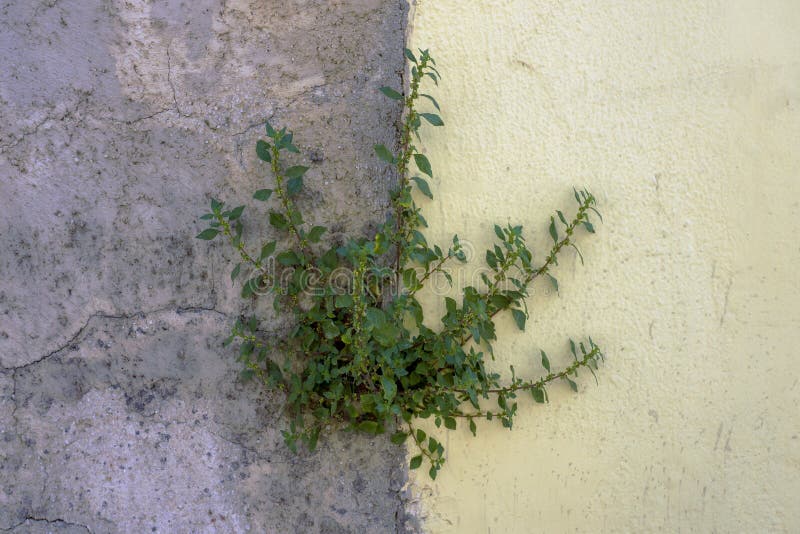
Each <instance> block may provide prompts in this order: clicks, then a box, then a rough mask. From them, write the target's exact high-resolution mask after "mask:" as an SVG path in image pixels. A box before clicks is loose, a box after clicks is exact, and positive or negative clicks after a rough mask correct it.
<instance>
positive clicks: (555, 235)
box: [550, 217, 558, 243]
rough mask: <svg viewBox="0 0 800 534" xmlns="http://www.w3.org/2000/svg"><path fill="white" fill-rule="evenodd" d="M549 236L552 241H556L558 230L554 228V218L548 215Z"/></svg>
mask: <svg viewBox="0 0 800 534" xmlns="http://www.w3.org/2000/svg"><path fill="white" fill-rule="evenodd" d="M550 237H552V238H553V243H558V231H557V230H556V220H555V219H554V218H553V217H550Z"/></svg>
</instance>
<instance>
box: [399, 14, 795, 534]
mask: <svg viewBox="0 0 800 534" xmlns="http://www.w3.org/2000/svg"><path fill="white" fill-rule="evenodd" d="M798 28H800V4H798V3H797V2H796V1H794V0H774V1H767V2H764V1H755V0H737V1H710V0H704V1H696V2H675V1H649V2H631V1H628V0H608V1H600V2H598V1H595V0H574V1H558V2H533V1H530V0H502V1H501V0H486V1H481V2H477V1H464V0H436V1H432V0H419V1H418V2H417V7H416V13H415V15H414V17H413V34H412V38H411V44H412V45H413V46H415V47H416V46H419V47H430V48H431V50H432V52H433V53H434V56H435V58H436V59H437V62H438V66H439V68H440V70H441V71H442V74H443V75H444V80H443V82H442V83H441V85H440V87H439V88H438V90H434V94H436V95H437V96H438V97H439V100H440V103H441V104H442V106H443V113H442V117H443V118H444V121H445V123H446V127H445V128H440V129H433V128H429V129H428V130H426V131H425V132H424V133H423V139H424V146H425V148H426V151H427V154H428V155H429V157H430V159H431V161H432V162H433V164H434V172H435V176H436V179H435V180H434V184H433V185H434V192H435V194H436V199H435V200H434V201H432V202H426V203H425V206H426V208H427V211H426V213H425V215H426V216H427V217H428V221H429V222H430V224H431V227H432V232H431V234H432V235H435V236H437V237H438V238H439V239H440V241H441V242H444V243H446V242H447V241H446V240H447V238H448V236H450V235H451V233H452V232H457V233H458V234H459V236H461V237H462V239H471V240H472V241H473V243H474V244H475V245H476V246H477V247H478V251H479V252H480V251H481V250H482V249H481V248H480V246H483V245H486V244H488V243H489V242H490V241H491V238H492V230H491V225H492V224H493V223H494V222H500V223H505V222H506V221H512V222H515V223H523V224H524V225H525V226H526V228H527V230H528V235H529V236H530V237H529V239H530V240H531V242H532V243H533V244H534V245H535V246H536V249H537V250H538V251H539V258H541V257H542V256H543V254H544V251H545V250H546V248H547V240H548V239H549V238H548V237H546V236H547V223H548V222H549V215H550V214H551V213H552V211H553V210H554V209H557V208H559V209H563V208H564V207H567V206H569V205H570V203H571V192H570V188H571V187H572V186H573V185H578V186H583V185H585V186H587V187H588V188H590V189H591V190H592V191H594V192H595V193H596V194H597V196H598V197H599V200H600V209H601V211H602V212H603V214H604V215H605V220H606V222H605V224H604V225H602V226H600V227H599V232H598V235H597V236H595V237H592V238H587V239H583V240H581V246H582V249H583V253H584V256H585V257H586V261H587V265H586V267H585V268H582V267H580V265H579V262H578V261H577V260H576V258H575V257H574V254H573V255H569V254H567V255H566V256H565V258H564V259H563V261H562V262H561V266H560V267H559V269H558V271H557V276H558V277H559V279H560V281H561V287H562V291H561V295H560V297H559V296H556V295H554V294H552V293H551V292H550V291H549V290H548V288H547V287H546V286H545V285H539V286H536V288H535V296H534V297H533V298H532V299H531V302H530V304H531V310H532V315H531V319H530V322H529V331H528V332H526V333H524V334H520V333H517V332H516V331H515V327H513V326H512V325H511V322H510V321H508V320H507V321H505V322H504V323H503V325H502V328H501V329H500V334H499V335H500V338H501V340H502V342H501V343H499V344H498V346H497V349H496V352H497V354H498V362H497V363H498V365H499V366H501V367H504V368H506V369H507V364H508V363H514V365H515V366H516V368H517V370H518V372H519V373H520V374H522V373H524V374H531V375H536V374H538V373H541V371H542V370H541V368H540V366H539V365H538V357H537V354H538V349H539V348H543V349H545V350H547V351H548V352H549V353H550V354H551V355H555V354H560V355H561V356H560V357H559V358H558V360H559V362H560V363H564V362H565V361H566V354H567V344H566V338H567V336H573V337H580V336H583V335H586V334H589V335H592V336H593V338H594V339H595V340H596V341H597V342H598V343H600V344H601V345H603V346H604V347H605V349H606V352H607V354H608V363H607V364H606V365H605V366H604V367H603V368H602V369H601V372H600V373H599V385H595V383H594V381H593V380H592V378H591V376H588V375H587V376H582V377H581V378H582V379H581V380H580V387H581V390H582V391H581V393H580V394H578V395H574V394H572V393H570V392H568V391H567V390H566V388H565V387H563V386H559V387H554V388H553V389H552V391H551V401H552V402H551V404H550V405H549V406H547V407H544V408H542V407H539V406H531V403H530V402H523V403H522V406H521V414H520V416H519V418H518V420H517V425H516V427H515V429H514V430H513V431H512V432H510V433H509V432H508V431H506V430H503V429H502V428H500V427H499V425H490V424H483V425H480V427H479V430H478V437H477V439H473V438H472V437H471V436H470V435H469V433H468V431H467V430H462V429H459V430H457V431H453V432H449V433H447V434H446V435H445V436H444V439H445V442H446V445H447V447H448V450H449V453H450V454H449V458H448V464H447V466H446V468H445V469H444V470H443V471H442V472H441V473H440V475H439V478H438V479H437V480H436V482H435V483H431V482H430V481H429V480H428V479H427V474H425V473H422V472H420V473H419V476H417V477H416V483H417V491H418V494H419V495H420V496H421V506H422V508H423V512H424V514H425V515H426V526H427V528H428V530H429V531H430V532H437V533H445V532H453V533H456V532H458V533H469V532H481V533H484V532H493V533H499V532H504V533H505V532H508V533H512V532H519V533H522V532H660V531H663V532H797V531H798V530H800V508H798V506H797V495H798V492H800V411H798V404H800V382H799V381H798V372H797V358H798V349H797V346H798V342H800V335H798V333H799V332H800V311H798V306H797V302H798V298H799V297H800V284H798V280H800V279H799V278H798V275H797V272H796V266H797V264H798V261H800V247H798V245H797V243H796V236H797V235H798V233H799V232H800V217H799V216H800V202H799V201H798V198H800V152H798V146H799V145H800V32H798V31H797V29H798ZM431 305H432V306H433V301H431ZM553 359H556V358H555V357H553Z"/></svg>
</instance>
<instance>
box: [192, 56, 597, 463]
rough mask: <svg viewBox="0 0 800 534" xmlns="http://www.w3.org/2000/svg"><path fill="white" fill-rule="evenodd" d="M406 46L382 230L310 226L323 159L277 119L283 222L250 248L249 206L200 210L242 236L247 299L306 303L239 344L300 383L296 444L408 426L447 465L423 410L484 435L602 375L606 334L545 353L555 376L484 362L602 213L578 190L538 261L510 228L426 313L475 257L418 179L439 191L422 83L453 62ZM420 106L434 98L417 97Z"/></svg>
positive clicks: (277, 379) (431, 456)
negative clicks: (501, 330) (444, 235)
mask: <svg viewBox="0 0 800 534" xmlns="http://www.w3.org/2000/svg"><path fill="white" fill-rule="evenodd" d="M405 55H406V58H407V59H408V61H409V62H410V72H411V79H410V84H409V87H408V90H407V91H405V92H404V93H401V92H399V91H396V90H394V89H391V88H388V87H382V88H381V89H380V90H381V92H383V94H384V95H386V96H387V97H388V98H391V99H393V100H397V101H401V102H402V103H403V106H404V111H403V121H402V128H401V131H400V143H399V146H398V147H397V149H396V150H392V149H390V148H388V147H386V146H383V145H376V146H375V147H374V148H375V153H376V154H377V157H378V158H380V159H381V160H383V161H384V162H385V163H386V164H387V165H392V166H394V167H395V168H396V170H397V174H398V176H399V185H398V187H397V188H396V189H395V190H394V191H393V193H392V197H391V201H392V212H391V214H390V215H388V216H387V219H386V221H385V222H384V223H383V224H382V225H381V226H380V227H379V228H378V230H377V232H376V233H375V234H374V235H372V236H370V237H354V238H350V239H348V240H346V241H344V242H342V243H339V244H325V243H323V238H324V237H325V232H326V228H324V227H322V226H309V225H308V224H306V223H305V221H304V220H303V216H302V214H301V212H300V210H299V208H298V207H297V205H296V204H295V200H294V199H295V196H296V195H297V193H298V192H299V191H301V189H302V188H303V175H304V174H305V173H306V171H307V170H308V167H305V166H302V165H293V164H291V163H293V162H292V161H291V160H292V159H293V156H292V154H293V153H294V154H296V153H298V152H299V150H298V149H297V147H296V146H295V145H294V144H293V134H292V133H291V132H289V131H287V130H286V128H282V129H280V130H276V129H275V128H273V127H272V125H270V124H269V123H267V125H266V134H267V139H266V140H260V141H258V142H257V144H256V147H255V148H256V154H257V155H258V157H259V159H260V160H261V161H263V162H264V163H265V164H266V165H267V166H269V169H270V171H271V175H272V179H271V180H270V186H269V187H268V188H264V189H259V190H258V191H256V192H255V194H254V195H253V198H254V199H255V200H256V201H259V202H260V203H268V204H267V206H270V208H269V209H268V217H269V223H270V225H272V226H273V227H274V228H275V230H276V231H277V232H278V233H279V234H281V235H280V236H279V237H277V238H276V239H275V240H269V241H267V242H265V243H262V244H261V246H260V248H258V249H254V251H251V249H250V248H249V247H248V246H247V245H246V243H245V239H244V236H243V224H242V220H241V218H242V215H243V213H244V209H245V207H244V206H237V207H230V206H227V205H225V204H224V203H223V202H221V201H219V200H215V199H212V201H211V211H210V212H209V213H206V214H205V215H203V216H202V217H201V219H203V220H206V221H208V224H209V227H208V228H207V229H205V230H203V231H202V232H201V233H200V234H199V235H198V236H197V237H198V238H199V239H204V240H211V239H215V238H217V237H220V238H224V239H225V240H227V241H228V242H229V243H230V245H231V246H232V247H233V249H234V250H235V252H236V255H237V256H238V258H237V261H238V262H237V263H236V265H235V266H234V267H233V270H232V271H231V279H232V280H234V281H235V280H237V279H238V280H239V281H240V282H241V287H242V291H241V295H242V297H243V298H245V299H257V298H262V297H265V298H269V299H271V300H272V305H273V307H274V309H275V311H276V312H277V313H279V314H292V315H293V316H294V321H293V325H294V326H293V328H292V329H291V331H290V332H289V333H288V334H286V335H281V336H276V335H267V334H266V333H265V332H264V330H263V328H262V322H261V320H260V319H259V318H258V317H255V316H254V317H250V318H249V319H247V320H244V319H242V320H238V321H236V323H235V324H234V325H233V329H232V332H231V335H230V337H228V338H227V340H226V341H225V345H229V344H231V343H234V342H236V343H237V344H238V349H239V350H238V352H239V360H240V361H241V362H242V364H243V366H244V370H243V372H242V375H243V377H244V378H247V379H252V378H255V379H257V380H259V381H260V382H262V383H263V384H264V385H265V386H266V387H268V388H277V389H279V390H281V391H283V392H284V393H285V395H286V402H287V404H286V407H287V413H288V415H289V424H288V428H287V429H286V430H284V431H283V436H284V439H285V441H286V444H287V445H288V446H289V448H291V449H292V450H294V451H296V450H297V443H298V441H300V442H303V443H305V444H306V445H307V446H308V447H309V448H310V449H312V450H313V449H314V448H315V447H316V444H317V440H318V438H319V436H320V433H322V432H323V431H326V430H333V429H337V428H342V427H346V428H350V429H354V430H358V431H362V432H367V433H370V434H381V433H384V432H386V431H393V434H392V436H391V440H392V441H393V442H394V443H396V444H398V445H400V444H403V443H406V442H408V443H409V445H410V446H411V447H413V448H414V450H416V451H417V452H416V453H412V458H411V465H410V466H411V468H412V469H416V468H418V467H420V466H421V465H422V464H423V462H426V464H427V465H428V468H429V471H428V472H429V474H430V476H431V477H432V478H436V474H437V472H438V471H439V469H441V467H442V465H443V464H444V461H445V454H444V452H445V451H444V447H443V446H442V444H441V442H440V441H439V440H437V439H436V437H434V436H429V435H427V434H426V432H425V431H423V430H422V429H420V428H418V427H417V426H416V421H417V420H419V419H427V418H433V419H434V423H435V425H436V427H440V426H441V425H444V426H445V428H447V429H451V430H452V429H455V428H456V427H457V426H458V424H465V425H467V426H468V427H469V429H470V430H471V431H472V433H473V434H475V433H476V431H477V425H476V423H475V421H476V420H478V419H488V420H498V421H500V423H501V424H502V425H503V426H504V427H507V428H511V427H512V424H513V420H514V416H515V414H516V412H517V402H516V401H515V399H516V397H517V395H519V394H523V393H524V394H527V395H531V396H532V398H533V400H534V401H536V402H538V403H544V402H547V400H548V396H547V388H548V386H550V385H551V384H553V383H554V382H556V381H563V382H566V383H567V384H568V385H569V386H570V387H571V388H572V389H573V390H576V391H577V384H576V382H575V380H574V379H575V377H577V375H578V371H579V370H584V369H586V370H589V371H590V372H592V373H593V374H594V370H595V369H596V368H597V365H598V362H599V360H600V359H602V358H603V353H602V352H601V351H600V348H599V347H598V346H597V345H596V344H595V343H594V342H593V341H592V340H591V338H589V339H587V340H586V341H585V342H579V343H575V342H574V341H572V340H570V348H571V353H572V357H573V362H572V363H571V364H570V365H569V366H567V367H566V368H564V369H561V370H553V369H551V365H550V360H549V358H548V356H547V354H545V352H544V351H541V363H542V367H543V368H544V371H545V373H546V374H544V376H541V377H539V378H535V379H524V378H520V377H517V376H516V374H515V373H514V369H513V367H512V368H511V376H510V378H503V377H502V376H501V375H500V374H498V373H495V372H492V371H490V370H488V369H487V368H486V366H485V363H486V358H487V356H488V357H491V358H493V357H494V356H493V352H492V343H493V342H494V341H495V340H496V335H495V323H494V319H495V317H496V316H497V315H498V314H500V313H510V314H511V315H512V317H513V319H514V321H515V323H516V325H517V326H518V327H519V329H520V330H524V329H525V322H526V320H527V318H528V317H529V314H528V309H527V304H526V297H527V296H528V291H529V288H530V287H531V284H532V283H533V282H534V281H535V280H536V279H537V278H546V279H548V280H549V282H550V283H552V284H554V286H555V287H556V289H557V288H558V282H557V281H556V279H555V278H554V277H553V274H552V273H551V271H552V268H553V267H554V266H555V265H557V261H558V257H559V254H560V253H561V252H562V251H564V249H566V248H568V247H574V248H575V249H576V250H577V247H576V245H575V243H574V240H575V236H576V233H577V232H578V231H579V230H583V231H587V232H589V233H594V227H593V225H592V222H591V221H590V215H593V214H594V215H596V216H597V217H600V214H599V213H598V212H597V211H596V209H595V198H594V197H593V196H592V195H591V194H590V193H589V192H588V191H585V190H580V191H575V202H576V206H575V208H574V212H573V213H572V215H571V216H569V217H568V216H567V215H565V214H564V213H562V212H561V211H556V214H555V215H554V216H552V217H551V218H550V226H549V233H550V237H551V238H552V240H553V245H552V247H551V248H550V251H549V253H548V254H547V255H546V256H544V257H543V258H541V259H540V260H539V261H538V262H537V261H536V260H535V258H534V255H533V253H532V252H531V250H530V249H529V248H528V246H527V245H526V243H525V238H524V237H523V233H522V226H512V225H506V226H500V225H496V226H495V227H494V233H495V234H496V237H497V243H496V244H495V245H494V246H493V248H491V249H490V250H487V251H486V254H485V262H486V266H487V268H486V269H485V271H484V272H483V273H482V274H481V275H480V283H476V284H473V285H465V286H464V287H462V288H461V295H462V296H461V299H460V302H459V301H457V300H455V299H452V298H450V297H444V299H445V306H444V308H445V309H446V313H445V314H444V316H443V317H442V318H441V321H440V324H439V325H438V327H437V328H435V329H433V328H429V327H428V326H426V325H425V324H424V322H423V309H422V306H421V305H420V303H419V301H418V299H417V295H418V293H419V292H420V290H421V289H422V288H423V286H425V285H426V284H427V283H430V281H431V277H433V276H442V277H444V279H446V280H448V281H449V283H450V284H452V283H453V280H452V276H451V274H450V272H451V271H450V266H451V264H452V263H454V262H466V261H467V257H466V254H465V250H464V247H463V245H462V242H461V241H460V240H459V238H458V236H454V237H453V239H452V242H451V244H450V245H449V246H448V247H447V249H446V250H445V249H443V248H441V247H440V246H438V245H433V246H431V245H430V244H429V243H428V241H427V240H426V238H425V235H424V234H423V230H424V228H425V227H426V226H427V224H426V222H425V219H424V218H423V216H422V214H421V210H420V208H419V206H418V205H417V203H416V201H415V200H414V197H413V195H412V190H414V189H416V190H417V191H418V192H419V193H421V194H422V195H424V196H426V197H428V198H430V199H432V198H433V194H432V192H431V188H430V185H429V183H428V181H427V178H426V177H428V178H430V177H432V176H433V170H432V166H431V163H430V161H429V160H428V158H427V157H426V156H425V155H423V154H422V153H421V152H419V150H418V149H417V147H416V146H415V145H414V138H416V139H417V140H419V130H420V128H421V126H422V124H423V121H425V123H428V124H430V125H431V126H437V127H438V126H443V125H444V123H443V121H442V119H441V117H440V116H439V115H438V114H436V113H434V112H433V110H437V111H438V110H439V104H438V103H437V101H436V100H435V99H434V97H432V96H431V95H429V94H425V93H422V92H420V90H421V86H422V85H423V82H427V83H435V84H436V85H438V81H439V76H440V75H439V72H438V70H437V69H436V62H435V61H434V60H433V58H432V57H431V56H430V54H429V53H428V51H422V50H421V51H420V53H419V56H418V57H417V56H415V55H414V54H413V53H412V52H411V51H410V50H408V49H406V50H405ZM420 104H424V105H425V106H426V107H427V108H428V109H429V110H430V111H428V112H423V111H420V110H418V108H417V106H418V105H420ZM287 242H289V243H290V244H288V245H287V244H285V243H287ZM578 253H579V254H580V252H579V251H578ZM581 261H583V258H582V257H581Z"/></svg>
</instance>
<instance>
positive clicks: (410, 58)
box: [403, 48, 417, 63]
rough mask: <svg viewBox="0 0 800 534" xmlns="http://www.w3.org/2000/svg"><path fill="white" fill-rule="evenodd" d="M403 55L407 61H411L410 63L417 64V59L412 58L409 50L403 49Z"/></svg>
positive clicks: (412, 55)
mask: <svg viewBox="0 0 800 534" xmlns="http://www.w3.org/2000/svg"><path fill="white" fill-rule="evenodd" d="M403 53H404V54H405V55H406V57H407V58H408V60H409V61H411V62H412V63H416V62H417V58H415V57H414V53H413V52H412V51H411V50H409V49H408V48H404V49H403Z"/></svg>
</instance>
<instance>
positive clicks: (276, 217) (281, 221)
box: [269, 211, 289, 230]
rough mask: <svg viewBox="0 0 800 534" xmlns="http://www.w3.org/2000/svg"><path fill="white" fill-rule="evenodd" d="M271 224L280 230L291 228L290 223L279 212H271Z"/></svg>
mask: <svg viewBox="0 0 800 534" xmlns="http://www.w3.org/2000/svg"><path fill="white" fill-rule="evenodd" d="M269 224H271V225H272V226H274V227H275V228H278V229H280V230H286V229H287V228H288V227H289V221H287V220H286V217H284V216H283V214H281V213H278V212H277V211H271V212H269Z"/></svg>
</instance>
